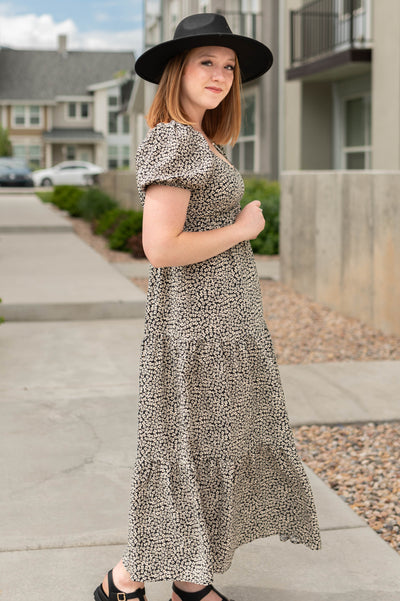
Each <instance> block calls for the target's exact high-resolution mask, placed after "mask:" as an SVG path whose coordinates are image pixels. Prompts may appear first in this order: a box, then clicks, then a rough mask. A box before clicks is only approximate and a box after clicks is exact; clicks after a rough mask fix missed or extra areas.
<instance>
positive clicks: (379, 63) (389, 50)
mask: <svg viewBox="0 0 400 601" xmlns="http://www.w3.org/2000/svg"><path fill="white" fill-rule="evenodd" d="M373 8H374V10H373V36H374V37H373V39H374V49H373V61H372V145H373V153H372V167H373V169H400V77H399V75H400V36H399V31H400V2H399V0H385V1H384V2H374V3H373Z"/></svg>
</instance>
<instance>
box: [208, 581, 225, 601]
mask: <svg viewBox="0 0 400 601" xmlns="http://www.w3.org/2000/svg"><path fill="white" fill-rule="evenodd" d="M210 586H211V590H212V591H214V593H217V595H219V596H220V597H221V601H229V599H228V598H227V597H225V596H224V595H223V594H222V593H220V592H219V591H217V589H216V588H214V587H213V585H212V584H210Z"/></svg>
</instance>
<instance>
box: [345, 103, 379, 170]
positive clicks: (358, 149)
mask: <svg viewBox="0 0 400 601" xmlns="http://www.w3.org/2000/svg"><path fill="white" fill-rule="evenodd" d="M360 98H361V99H363V101H364V103H365V102H366V104H367V106H368V107H369V111H371V92H360V93H355V94H351V95H348V96H344V97H343V98H342V99H341V144H340V168H341V169H345V170H349V171H352V169H348V167H347V158H348V155H349V154H354V153H363V154H364V169H363V171H364V170H368V169H371V166H372V137H371V133H372V132H371V119H369V122H368V120H367V121H366V123H364V136H365V139H366V140H370V142H369V143H367V144H364V145H363V146H360V145H358V146H347V145H346V138H347V135H346V134H347V127H346V126H347V123H346V103H347V102H349V101H351V100H359V99H360ZM364 108H365V107H364Z"/></svg>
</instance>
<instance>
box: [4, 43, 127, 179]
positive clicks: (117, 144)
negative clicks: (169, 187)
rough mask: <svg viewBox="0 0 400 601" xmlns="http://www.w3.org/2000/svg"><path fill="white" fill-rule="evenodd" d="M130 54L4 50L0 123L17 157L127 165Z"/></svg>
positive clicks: (63, 46)
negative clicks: (5, 130) (126, 112)
mask: <svg viewBox="0 0 400 601" xmlns="http://www.w3.org/2000/svg"><path fill="white" fill-rule="evenodd" d="M133 66H134V57H133V54H132V53H130V52H94V51H93V52H92V51H73V52H69V51H68V50H67V42H66V36H59V45H58V49H57V50H54V51H50V50H17V49H11V48H0V124H1V125H2V126H3V127H4V128H6V129H8V132H9V136H10V139H11V142H12V145H13V151H14V155H16V156H19V157H22V158H25V159H26V160H27V162H28V163H30V164H31V166H33V167H35V166H36V167H49V166H51V165H53V164H55V163H58V162H60V161H62V160H67V159H78V160H85V161H90V162H94V163H97V164H98V165H100V166H102V167H104V168H107V167H109V168H114V167H121V166H128V165H129V155H130V143H131V135H130V131H129V118H128V117H127V116H126V115H124V114H123V110H124V108H126V106H125V107H124V99H123V96H124V95H125V96H126V95H127V90H126V88H127V87H128V88H129V87H130V88H131V87H132V78H133V76H132V73H133Z"/></svg>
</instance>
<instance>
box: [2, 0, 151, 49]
mask: <svg viewBox="0 0 400 601" xmlns="http://www.w3.org/2000/svg"><path fill="white" fill-rule="evenodd" d="M0 6H1V5H0ZM3 7H4V5H3ZM59 34H66V35H67V40H68V41H67V49H69V50H131V51H134V52H135V54H136V55H138V54H140V52H141V48H142V30H141V28H138V29H131V30H129V31H114V32H113V31H102V30H100V29H99V30H95V31H87V32H80V31H79V30H78V28H77V26H76V24H75V23H74V21H73V20H72V19H66V20H65V21H61V22H60V23H56V22H55V21H54V19H53V17H52V16H51V15H40V16H38V15H34V14H29V15H16V16H12V15H9V14H8V11H6V10H4V11H2V12H0V43H1V45H2V46H10V47H11V48H29V49H35V48H36V49H43V50H53V49H56V48H57V37H58V35H59Z"/></svg>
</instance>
